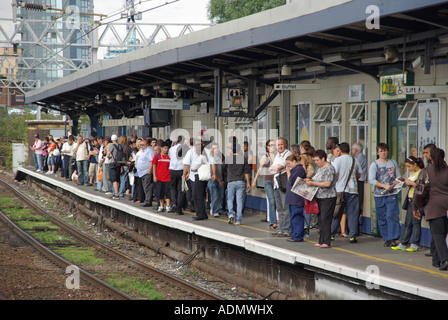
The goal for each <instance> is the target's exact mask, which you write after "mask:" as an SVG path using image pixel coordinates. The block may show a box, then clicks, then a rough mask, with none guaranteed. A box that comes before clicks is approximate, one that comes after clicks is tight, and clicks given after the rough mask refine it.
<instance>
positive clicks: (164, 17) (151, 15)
mask: <svg viewBox="0 0 448 320" xmlns="http://www.w3.org/2000/svg"><path fill="white" fill-rule="evenodd" d="M0 1H5V0H0ZM167 2H172V3H171V4H167V5H165V6H162V7H159V8H157V9H154V10H151V11H148V12H145V13H144V14H143V20H144V22H155V23H164V22H165V23H209V20H208V19H207V4H208V2H209V0H179V1H176V2H174V0H150V1H147V0H134V3H135V8H136V11H144V10H146V9H149V8H155V7H157V6H160V5H163V4H165V3H167ZM124 5H125V0H94V6H95V8H94V11H95V13H101V14H110V13H116V12H117V10H120V9H123V8H124Z"/></svg>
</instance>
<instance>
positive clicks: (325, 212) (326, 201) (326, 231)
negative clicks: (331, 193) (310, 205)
mask: <svg viewBox="0 0 448 320" xmlns="http://www.w3.org/2000/svg"><path fill="white" fill-rule="evenodd" d="M316 199H317V205H318V206H319V222H318V226H319V230H320V234H319V244H328V245H330V244H331V222H332V221H333V213H334V207H335V206H336V197H334V198H316Z"/></svg>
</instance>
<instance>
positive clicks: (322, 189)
mask: <svg viewBox="0 0 448 320" xmlns="http://www.w3.org/2000/svg"><path fill="white" fill-rule="evenodd" d="M313 160H314V162H315V163H316V165H317V167H318V169H317V172H316V174H315V175H314V176H313V179H312V180H311V179H306V180H305V181H306V184H307V185H309V186H315V187H319V189H318V190H317V193H316V199H317V204H318V206H319V222H318V226H319V229H320V234H319V242H318V243H316V244H315V246H316V247H320V248H329V247H330V244H331V222H332V220H333V213H334V207H335V205H336V194H337V193H336V170H335V169H334V167H333V165H332V164H330V163H329V162H328V161H327V154H326V153H325V151H324V150H316V152H314V154H313Z"/></svg>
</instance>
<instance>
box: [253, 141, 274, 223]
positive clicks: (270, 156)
mask: <svg viewBox="0 0 448 320" xmlns="http://www.w3.org/2000/svg"><path fill="white" fill-rule="evenodd" d="M274 158H275V141H274V140H268V141H266V154H265V155H263V156H262V157H261V159H260V165H259V168H258V171H257V173H256V175H255V178H254V180H253V181H252V189H255V188H256V187H257V179H258V177H259V176H260V175H263V177H264V191H265V193H266V202H267V203H266V204H267V219H268V221H269V228H271V229H276V228H277V227H278V225H277V212H276V210H275V199H274V175H273V174H271V173H270V172H269V167H270V166H271V165H272V163H274Z"/></svg>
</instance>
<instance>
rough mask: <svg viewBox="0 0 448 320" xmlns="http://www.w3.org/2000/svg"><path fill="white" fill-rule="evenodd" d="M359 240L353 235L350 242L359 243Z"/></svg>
mask: <svg viewBox="0 0 448 320" xmlns="http://www.w3.org/2000/svg"><path fill="white" fill-rule="evenodd" d="M357 242H358V240H356V238H355V237H351V238H350V243H357Z"/></svg>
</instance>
